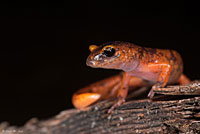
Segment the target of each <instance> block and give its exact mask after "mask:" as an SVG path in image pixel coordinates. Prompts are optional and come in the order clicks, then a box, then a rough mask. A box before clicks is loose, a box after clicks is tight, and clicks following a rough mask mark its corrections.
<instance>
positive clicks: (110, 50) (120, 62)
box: [86, 41, 138, 71]
mask: <svg viewBox="0 0 200 134" xmlns="http://www.w3.org/2000/svg"><path fill="white" fill-rule="evenodd" d="M134 47H137V46H136V45H133V44H131V43H127V42H120V41H115V42H108V43H105V44H103V45H101V46H96V45H91V46H90V47H89V49H90V51H91V54H90V55H89V56H88V58H87V61H86V64H87V65H88V66H91V67H93V68H109V69H122V70H124V71H130V70H133V69H134V68H135V67H136V66H137V65H138V60H137V59H136V58H135V54H134V53H135V49H134Z"/></svg>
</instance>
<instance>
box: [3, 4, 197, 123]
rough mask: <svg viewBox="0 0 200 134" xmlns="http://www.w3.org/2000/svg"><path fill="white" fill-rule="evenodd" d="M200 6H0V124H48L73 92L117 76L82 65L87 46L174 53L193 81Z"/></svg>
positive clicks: (69, 101) (68, 103)
mask: <svg viewBox="0 0 200 134" xmlns="http://www.w3.org/2000/svg"><path fill="white" fill-rule="evenodd" d="M195 5H196V6H195ZM198 8H199V7H198V5H197V4H195V3H193V4H190V3H184V2H179V3H178V2H177V3H165V2H160V3H152V2H148V3H147V2H141V3H130V2H114V1H109V2H108V1H107V2H97V1H83V2H78V1H75V2H74V3H69V2H67V1H65V2H64V1H62V2H56V3H55V2H49V1H45V2H41V3H37V2H34V3H31V2H29V3H28V2H27V3H24V2H21V3H20V2H10V3H2V2H1V3H0V22H1V25H0V27H1V29H0V106H1V107H0V122H1V121H8V122H10V123H11V124H12V125H23V124H24V123H25V122H26V121H27V120H29V119H30V118H32V117H37V118H39V119H47V118H50V117H52V116H54V115H56V114H58V113H59V112H60V111H62V110H65V109H69V108H72V107H73V106H72V104H71V96H72V93H73V92H75V91H76V90H77V89H79V88H81V87H83V86H86V85H88V84H89V83H92V82H94V81H97V80H100V79H102V78H104V77H107V76H110V75H112V74H115V73H118V71H113V70H103V69H92V68H90V67H87V66H86V65H85V60H86V58H87V56H88V54H89V50H88V46H89V45H91V44H97V45H99V44H101V43H104V42H107V41H114V40H120V41H128V42H133V43H136V44H139V45H142V46H146V47H153V48H156V47H158V48H169V49H175V50H177V51H179V52H180V53H181V55H182V57H183V59H184V64H185V70H184V71H185V73H186V74H187V75H188V76H189V77H190V78H191V79H199V78H200V74H199V68H200V65H199V47H198V46H199V44H200V43H199V35H200V31H199V27H200V26H199V19H198V18H199V17H200V16H199V12H198Z"/></svg>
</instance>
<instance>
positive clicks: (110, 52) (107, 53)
mask: <svg viewBox="0 0 200 134" xmlns="http://www.w3.org/2000/svg"><path fill="white" fill-rule="evenodd" d="M102 54H103V55H105V56H106V57H112V56H113V55H114V54H115V49H114V48H112V47H107V48H105V49H104V50H103V52H102Z"/></svg>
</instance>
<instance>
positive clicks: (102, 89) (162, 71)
mask: <svg viewBox="0 0 200 134" xmlns="http://www.w3.org/2000/svg"><path fill="white" fill-rule="evenodd" d="M89 49H90V51H91V54H90V55H89V56H88V58H87V61H86V64H87V65H88V66H90V67H93V68H107V69H119V70H122V71H123V73H122V74H119V75H116V76H113V77H110V78H107V79H104V80H101V81H99V82H96V83H94V84H91V85H89V86H87V87H85V88H82V89H80V90H79V91H78V92H76V93H75V94H74V95H73V97H72V102H73V104H74V106H75V107H76V108H78V109H82V108H85V107H87V106H89V105H91V104H93V103H94V102H97V101H98V100H104V99H110V98H117V102H116V103H115V104H114V105H113V106H112V107H111V108H110V109H109V111H108V112H109V113H111V112H112V111H113V109H114V108H115V107H117V106H119V105H121V104H122V103H123V102H125V98H126V96H127V93H128V90H130V89H136V88H139V87H143V86H152V89H151V90H150V92H149V94H148V97H150V98H152V97H153V96H154V93H153V89H155V88H159V87H165V86H166V85H167V84H173V83H179V84H180V85H184V84H188V83H189V82H190V80H189V79H188V78H187V77H186V76H185V75H184V74H183V62H182V58H181V56H180V55H179V53H178V52H176V51H174V50H168V49H153V48H144V47H141V46H137V45H135V44H132V43H128V42H120V41H114V42H108V43H104V44H103V45H101V46H96V45H91V46H90V48H89Z"/></svg>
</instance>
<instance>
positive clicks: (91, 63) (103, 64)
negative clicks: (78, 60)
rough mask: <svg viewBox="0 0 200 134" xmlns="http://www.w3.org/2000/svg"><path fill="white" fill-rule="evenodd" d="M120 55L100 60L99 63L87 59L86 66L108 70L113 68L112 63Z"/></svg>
mask: <svg viewBox="0 0 200 134" xmlns="http://www.w3.org/2000/svg"><path fill="white" fill-rule="evenodd" d="M119 56H120V54H117V55H116V56H113V57H112V58H109V59H107V60H105V59H102V60H99V61H96V60H92V59H91V58H90V57H88V58H87V61H86V64H87V66H90V67H93V68H110V67H112V66H114V62H113V61H115V60H116V59H117V58H118V57H119Z"/></svg>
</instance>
